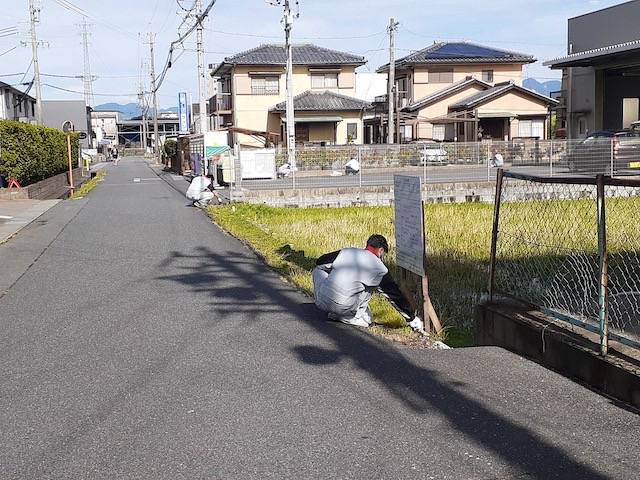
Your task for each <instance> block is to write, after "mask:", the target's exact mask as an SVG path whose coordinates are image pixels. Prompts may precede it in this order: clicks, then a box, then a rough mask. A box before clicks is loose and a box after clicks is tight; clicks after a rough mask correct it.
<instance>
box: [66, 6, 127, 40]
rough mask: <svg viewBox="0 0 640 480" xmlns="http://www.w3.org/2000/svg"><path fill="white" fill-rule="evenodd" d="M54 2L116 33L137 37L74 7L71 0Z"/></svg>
mask: <svg viewBox="0 0 640 480" xmlns="http://www.w3.org/2000/svg"><path fill="white" fill-rule="evenodd" d="M54 2H56V3H57V4H58V5H60V6H61V7H62V8H65V9H66V10H68V11H70V12H73V13H77V14H78V15H80V16H82V17H85V18H88V19H89V20H91V21H93V22H95V23H99V24H100V25H102V26H104V27H107V28H109V29H111V30H114V31H116V32H119V33H122V34H124V35H127V36H129V37H134V38H135V37H136V35H135V34H134V33H131V32H129V31H127V30H124V29H123V28H120V27H119V26H117V25H115V24H113V23H109V22H105V21H103V20H101V19H99V18H96V17H94V16H92V15H90V14H89V13H88V12H87V11H86V10H83V9H82V8H80V7H78V6H77V5H74V4H73V3H71V2H70V1H69V0H54Z"/></svg>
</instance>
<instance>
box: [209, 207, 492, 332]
mask: <svg viewBox="0 0 640 480" xmlns="http://www.w3.org/2000/svg"><path fill="white" fill-rule="evenodd" d="M209 214H210V215H211V217H212V218H213V219H214V221H215V222H216V223H218V224H219V225H220V226H221V227H223V228H224V229H225V230H227V231H229V232H230V233H231V234H233V235H234V236H236V237H238V238H240V239H243V240H244V241H246V242H248V243H249V244H250V245H251V246H252V247H253V248H254V249H255V250H257V251H258V252H260V253H261V254H262V255H263V256H264V258H265V260H266V261H267V263H268V264H269V265H271V266H272V267H273V268H275V269H276V270H278V271H279V272H281V273H282V274H284V275H285V276H287V277H288V278H290V279H291V280H292V281H293V282H294V283H295V284H296V285H298V286H299V287H301V288H302V289H304V290H305V291H306V292H307V293H312V282H311V275H310V271H311V270H312V269H313V267H314V264H315V260H316V258H318V257H319V256H320V255H322V254H323V253H326V252H330V251H333V250H338V249H340V248H343V247H345V246H363V245H364V242H365V241H366V239H367V237H368V236H369V235H371V234H372V233H380V234H382V235H385V236H386V237H387V238H388V239H389V241H390V246H391V252H390V255H389V256H388V258H389V260H388V262H389V266H390V268H391V269H392V271H395V266H394V265H393V258H394V228H393V209H392V208H390V207H354V208H339V209H326V208H308V209H287V208H273V207H267V206H263V205H243V204H240V205H235V206H222V207H220V206H218V207H210V209H209ZM492 215H493V207H492V206H491V205H485V204H460V205H429V206H426V218H427V223H426V228H427V231H428V232H429V234H428V239H427V245H428V246H427V251H428V268H429V282H430V283H429V284H430V289H431V296H432V300H433V302H434V305H435V308H436V310H437V312H438V315H439V316H440V317H441V319H442V321H443V323H444V324H445V325H446V326H447V327H448V330H447V332H446V337H447V341H448V342H449V343H451V344H469V343H470V341H471V336H470V329H471V326H472V319H473V307H474V305H475V304H477V302H478V301H479V299H480V297H481V295H482V294H483V292H484V291H485V290H486V285H487V267H488V260H489V250H490V248H489V247H490V241H491V222H492ZM371 306H372V310H373V313H374V316H375V318H376V322H377V323H380V324H382V325H384V326H386V327H389V328H404V329H405V331H406V332H407V333H408V332H409V330H408V329H407V328H406V326H405V322H404V320H403V319H402V318H401V317H400V315H398V314H397V313H396V312H395V310H394V309H393V308H392V307H391V306H390V305H389V304H388V303H387V302H386V301H384V300H383V299H382V298H374V300H373V301H372V305H371Z"/></svg>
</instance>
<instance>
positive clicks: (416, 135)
mask: <svg viewBox="0 0 640 480" xmlns="http://www.w3.org/2000/svg"><path fill="white" fill-rule="evenodd" d="M535 61H536V60H535V58H533V57H532V56H530V55H525V54H521V53H516V52H510V51H506V50H500V49H496V48H492V47H485V46H481V45H476V44H472V43H467V42H440V43H434V44H433V45H430V46H429V47H427V48H424V49H422V50H420V51H417V52H415V53H412V54H410V55H407V56H406V57H403V58H400V59H399V60H397V61H396V62H395V72H396V73H395V91H396V92H397V93H395V94H394V96H396V97H397V105H398V107H397V108H398V110H399V115H398V117H399V118H400V127H399V129H397V130H396V131H397V132H398V133H399V136H398V137H396V138H399V140H401V141H411V140H423V139H434V140H439V141H444V140H446V141H453V140H457V141H476V140H478V139H483V138H484V139H486V138H493V139H499V140H509V139H511V138H514V137H538V138H547V137H548V135H549V130H550V129H549V121H548V118H549V107H550V106H552V105H554V104H555V103H556V102H555V100H553V99H551V98H548V97H545V96H543V95H540V94H538V93H536V92H534V91H532V90H528V89H526V88H523V87H522V80H523V66H524V65H526V64H529V63H533V62H535ZM378 72H379V73H388V72H389V65H388V64H387V65H384V66H382V67H380V68H379V69H378ZM385 103H386V99H385V98H381V99H380V102H379V106H383V109H382V110H381V109H379V108H378V109H377V110H376V111H377V112H378V113H377V114H376V115H374V116H373V117H371V118H368V119H367V121H366V126H367V128H366V132H365V140H366V141H367V142H368V143H376V142H378V141H381V140H382V141H383V140H384V139H386V128H387V122H386V116H387V114H386V110H387V109H386V107H384V105H385Z"/></svg>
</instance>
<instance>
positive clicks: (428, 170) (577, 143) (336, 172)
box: [238, 136, 640, 190]
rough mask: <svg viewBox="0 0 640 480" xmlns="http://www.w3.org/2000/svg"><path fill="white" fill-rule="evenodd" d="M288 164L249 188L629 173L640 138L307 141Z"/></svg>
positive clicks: (638, 162)
mask: <svg viewBox="0 0 640 480" xmlns="http://www.w3.org/2000/svg"><path fill="white" fill-rule="evenodd" d="M636 138H637V139H638V140H636ZM284 164H288V159H287V153H286V149H282V148H280V149H278V150H277V151H276V153H275V161H274V164H273V165H274V166H273V167H272V169H271V170H272V171H271V172H270V173H269V174H268V175H264V178H255V177H254V178H251V179H247V180H248V181H247V182H245V183H244V185H243V187H244V188H246V189H248V190H286V189H305V188H325V187H326V188H333V187H335V188H340V187H363V186H364V187H367V186H370V187H371V186H390V185H392V184H393V175H394V174H398V173H403V174H409V175H419V176H421V177H422V180H423V183H424V184H429V183H431V184H437V183H476V182H494V181H495V177H496V170H497V168H498V167H501V168H504V169H506V170H511V171H515V172H519V173H525V174H529V175H537V176H545V177H554V176H566V175H591V176H593V175H596V174H606V175H609V176H619V175H630V174H635V173H640V137H629V138H627V137H611V136H608V137H607V136H602V137H589V138H587V139H581V140H538V139H530V138H526V139H513V140H510V141H495V140H491V141H483V142H471V143H462V142H453V143H444V142H443V143H438V142H425V143H411V144H400V145H397V144H396V145H335V146H334V145H329V146H300V147H298V148H297V151H296V162H295V165H290V166H291V168H290V169H288V170H287V169H285V170H282V171H281V170H280V169H281V167H282V166H283V165H284ZM353 167H357V168H353ZM238 174H239V175H242V172H238Z"/></svg>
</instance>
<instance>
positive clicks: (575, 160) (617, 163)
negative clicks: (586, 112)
mask: <svg viewBox="0 0 640 480" xmlns="http://www.w3.org/2000/svg"><path fill="white" fill-rule="evenodd" d="M566 159H567V166H568V168H569V170H570V171H572V172H583V171H584V172H589V173H610V172H611V167H612V163H613V169H614V171H619V170H627V169H640V128H638V129H633V128H632V129H629V130H621V131H618V132H607V131H599V132H594V133H592V134H590V135H589V136H588V137H587V138H585V139H584V140H582V141H581V142H580V143H578V144H577V145H575V146H574V147H573V148H571V149H570V150H569V152H568V153H567V156H566Z"/></svg>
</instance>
